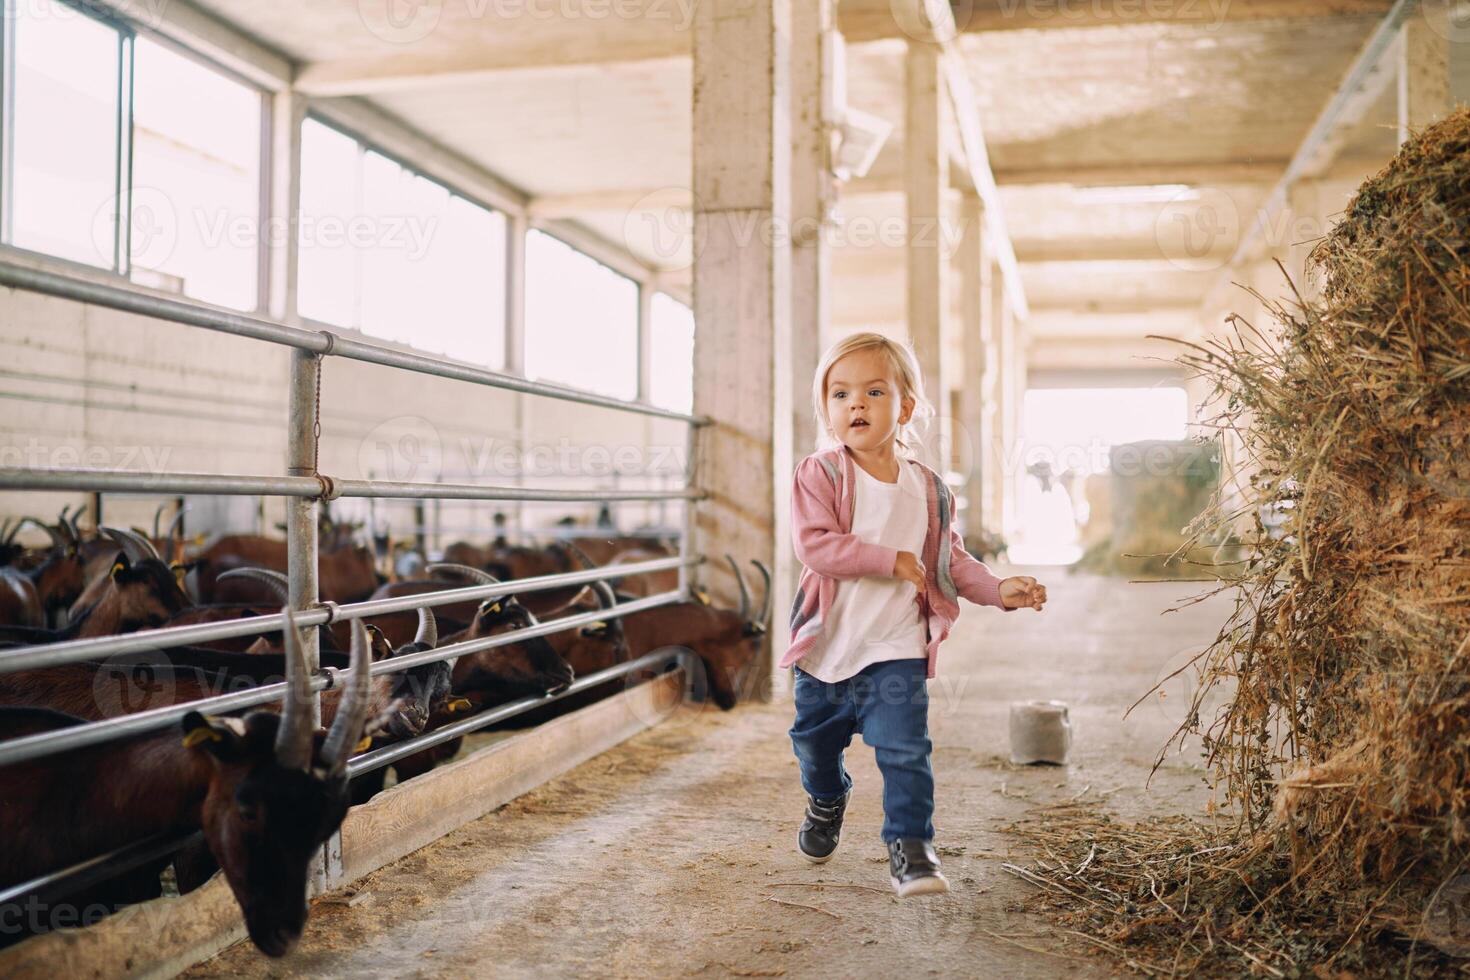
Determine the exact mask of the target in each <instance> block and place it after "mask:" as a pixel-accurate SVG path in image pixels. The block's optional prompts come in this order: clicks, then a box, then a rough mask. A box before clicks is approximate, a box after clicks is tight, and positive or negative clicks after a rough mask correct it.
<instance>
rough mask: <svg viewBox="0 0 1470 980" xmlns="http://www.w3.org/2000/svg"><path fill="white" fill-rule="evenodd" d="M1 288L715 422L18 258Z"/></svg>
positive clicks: (5, 268)
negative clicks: (28, 264) (53, 269)
mask: <svg viewBox="0 0 1470 980" xmlns="http://www.w3.org/2000/svg"><path fill="white" fill-rule="evenodd" d="M0 286H9V287H12V288H14V289H26V290H30V291H31V292H37V293H45V294H47V295H48V296H59V297H61V298H62V299H70V300H76V301H77V302H80V303H89V304H91V305H93V306H103V307H106V308H108V309H112V310H120V311H122V312H124V313H136V314H138V315H140V316H147V317H154V318H156V319H160V320H168V321H171V322H173V323H179V324H183V325H185V326H190V327H200V328H202V329H205V330H215V331H218V332H219V333H227V334H232V335H234V336H236V337H249V338H251V339H253V340H262V341H265V342H267V343H271V344H282V345H284V346H287V347H295V348H296V349H297V350H302V351H308V352H310V353H313V354H330V355H334V356H338V357H346V358H350V359H352V360H355V361H366V362H368V363H370V364H381V365H383V366H384V367H393V368H402V369H404V370H407V371H414V372H417V373H419V374H430V375H434V376H436V377H440V378H449V379H451V380H455V381H468V382H470V383H471V384H478V385H486V386H488V387H491V388H501V389H504V390H506V391H519V392H523V393H525V394H528V395H541V396H544V397H546V398H556V399H559V400H561V401H568V402H577V403H579V404H582V405H593V406H597V407H599V408H611V409H616V410H617V411H620V412H633V413H636V414H638V415H650V416H654V417H657V418H665V419H672V420H675V421H679V422H687V423H689V424H691V425H707V424H708V423H709V420H708V419H706V418H703V417H697V416H694V415H686V414H684V413H683V412H673V411H669V410H668V409H664V408H657V407H655V406H653V405H648V404H644V403H640V402H628V401H623V400H622V399H619V398H610V397H608V396H606V395H595V394H592V393H591V392H586V391H578V390H577V389H575V388H568V387H564V386H562V385H555V384H548V383H546V382H544V381H529V380H527V379H525V378H518V377H515V376H514V375H509V374H501V373H500V372H498V371H491V370H489V369H487V368H477V367H473V366H471V365H468V364H457V363H455V362H454V361H447V360H443V359H441V358H437V357H430V356H428V355H426V354H414V353H410V352H408V351H401V350H395V349H393V348H391V347H384V346H381V345H379V344H373V343H368V342H366V341H361V340H354V339H352V338H349V337H343V336H339V335H337V334H335V333H332V334H329V333H327V332H326V331H322V330H307V329H304V328H302V327H292V326H287V325H285V324H282V323H277V322H276V321H274V320H269V319H266V318H264V317H258V316H251V315H249V314H246V313H233V312H231V311H229V310H222V309H215V308H213V307H208V306H203V305H201V304H198V303H188V302H184V301H182V300H177V299H171V298H169V297H166V296H156V295H153V294H151V293H144V292H141V291H139V290H137V289H127V288H123V287H121V286H113V285H107V284H104V283H98V282H90V281H88V280H85V279H80V278H76V277H72V276H64V275H59V274H57V273H54V272H44V271H42V270H39V269H32V268H27V267H26V266H23V265H17V264H15V263H12V262H0Z"/></svg>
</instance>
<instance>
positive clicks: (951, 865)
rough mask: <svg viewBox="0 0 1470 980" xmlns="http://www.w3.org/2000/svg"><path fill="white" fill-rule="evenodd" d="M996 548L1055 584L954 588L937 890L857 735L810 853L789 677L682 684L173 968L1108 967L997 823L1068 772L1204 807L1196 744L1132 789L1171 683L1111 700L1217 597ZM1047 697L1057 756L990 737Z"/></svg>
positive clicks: (1171, 702)
mask: <svg viewBox="0 0 1470 980" xmlns="http://www.w3.org/2000/svg"><path fill="white" fill-rule="evenodd" d="M997 572H1000V568H997ZM1011 573H1020V574H1033V575H1036V576H1037V577H1038V578H1039V579H1040V580H1041V581H1042V582H1044V583H1046V584H1047V585H1048V588H1049V591H1050V594H1051V600H1050V602H1048V604H1047V608H1046V610H1045V611H1044V612H1042V613H1040V614H1036V613H1032V612H1030V611H1025V610H1023V611H1020V612H1017V613H1015V614H1001V613H999V612H996V611H994V610H986V609H981V608H977V607H969V608H967V610H966V612H965V614H964V616H963V617H962V619H961V621H960V623H959V624H958V626H957V628H956V630H955V632H954V634H953V635H952V636H951V638H950V640H949V641H948V642H947V643H946V644H945V646H944V648H943V650H942V652H941V663H940V671H939V676H938V677H937V678H936V679H935V680H934V681H931V687H930V697H931V708H930V719H931V728H932V734H933V738H934V743H935V753H934V764H935V769H936V780H937V788H938V793H937V796H938V800H937V804H938V811H937V813H936V817H935V825H936V829H937V831H938V836H937V838H936V843H937V845H938V846H939V848H940V853H941V855H942V856H943V860H944V863H945V869H946V872H947V874H948V876H949V878H950V880H951V882H952V884H953V886H954V891H953V892H952V893H951V894H950V895H948V896H942V897H939V898H937V899H930V900H911V901H910V902H909V903H905V904H899V903H898V901H897V900H896V899H894V898H893V896H892V894H891V892H890V890H889V886H888V880H887V869H886V863H885V862H886V858H885V857H884V852H883V850H882V846H881V844H880V843H879V842H878V839H877V831H878V826H879V823H880V820H881V813H880V808H879V799H878V796H879V777H878V772H877V768H876V767H875V765H874V763H873V757H872V752H871V750H869V749H867V748H866V747H865V746H862V745H860V744H859V745H855V747H854V750H853V751H852V752H851V753H850V756H851V757H850V761H849V767H850V768H851V770H852V773H853V778H854V780H855V782H856V788H855V792H854V797H853V804H852V807H851V809H850V810H849V815H848V822H847V825H846V830H845V832H844V836H843V841H842V845H841V849H840V850H839V852H838V854H837V856H836V857H835V858H834V859H833V861H832V862H831V863H829V864H827V865H824V866H821V867H817V868H813V867H812V866H809V865H807V864H806V863H805V862H803V861H802V860H800V858H799V857H798V855H797V854H796V851H795V847H794V838H795V827H796V823H797V822H798V819H799V815H800V811H801V805H802V801H801V795H800V789H799V786H798V784H797V781H796V780H797V777H796V764H795V760H794V758H793V757H792V755H791V750H790V744H789V741H788V739H787V736H786V728H787V726H788V725H789V724H790V713H791V704H790V696H789V694H787V695H785V696H784V697H778V698H777V700H776V701H775V702H774V703H772V704H767V705H762V704H758V703H751V704H745V705H742V706H741V707H739V708H737V709H736V710H735V711H734V712H732V713H729V714H723V713H720V712H718V711H716V710H714V709H709V710H700V709H699V707H698V706H690V705H686V706H684V707H682V708H680V709H678V712H677V713H676V714H675V715H674V716H673V717H671V718H670V719H668V720H666V721H665V722H663V723H662V724H660V725H658V726H656V727H654V728H652V729H650V730H648V731H646V732H644V733H643V734H641V735H639V736H636V737H635V738H633V739H631V740H630V741H628V742H626V743H624V744H623V745H621V746H619V747H618V748H616V749H614V750H612V751H610V752H608V753H605V754H603V755H601V756H598V757H597V758H595V759H593V760H591V761H590V762H588V763H586V764H584V765H582V766H580V767H578V768H577V769H575V770H573V771H571V772H570V773H568V774H566V775H564V776H562V777H560V778H557V779H554V780H552V781H550V782H548V783H546V784H544V785H543V786H541V787H540V788H539V789H537V790H535V791H534V792H532V793H530V794H528V795H526V796H523V797H521V798H519V799H517V800H515V801H514V802H512V803H510V804H509V805H507V806H505V807H503V808H502V809H500V810H499V811H497V812H495V813H493V814H491V815H489V816H487V817H485V818H483V819H481V820H478V821H476V822H474V823H471V824H469V825H467V826H465V827H463V828H462V829H460V830H458V831H456V832H454V833H452V834H450V835H449V836H447V837H445V838H443V839H441V840H439V841H438V842H437V843H435V844H433V845H431V846H429V847H426V848H424V849H422V850H420V851H418V852H416V853H414V854H412V855H410V856H409V857H407V858H405V859H404V860H402V861H400V862H398V863H396V864H394V865H391V866H389V867H386V868H384V869H382V870H380V871H378V872H376V873H374V874H372V875H370V876H369V877H367V878H366V879H364V880H362V881H360V882H358V883H357V885H356V886H354V887H353V888H351V889H349V890H348V893H346V894H342V893H338V894H334V895H329V896H327V897H326V898H325V899H323V900H320V901H318V902H317V903H316V905H315V907H314V908H313V910H312V915H311V923H310V926H309V928H308V929H307V932H306V935H305V936H304V937H303V940H302V945H301V948H300V950H299V951H298V952H297V953H296V954H295V955H293V956H292V957H291V958H290V959H288V960H285V961H276V962H273V961H270V960H267V959H265V958H264V957H261V956H259V955H258V954H256V953H255V951H254V950H253V949H252V948H251V947H250V946H249V944H248V943H242V944H238V945H236V946H234V947H232V948H231V949H228V950H226V951H225V952H224V953H222V954H221V955H219V956H217V957H215V958H214V959H212V960H209V961H207V962H205V963H203V964H201V965H200V966H198V967H196V968H195V969H194V970H192V971H191V972H189V973H188V974H186V975H187V976H190V977H216V976H219V977H223V976H259V977H267V976H269V977H278V976H313V977H377V976H396V977H417V976H464V975H486V974H487V973H489V972H492V971H493V973H494V975H496V976H502V977H519V976H533V975H537V976H583V975H598V976H650V975H651V976H675V975H678V976H702V977H728V976H787V977H805V976H818V975H820V976H838V977H840V976H854V975H857V974H859V973H861V974H863V975H869V976H891V975H921V976H1004V977H1050V976H1056V975H1057V974H1058V972H1059V971H1060V970H1066V971H1068V972H1069V973H1071V974H1072V975H1074V976H1077V977H1094V976H1113V975H1115V974H1114V973H1113V972H1112V971H1111V969H1110V968H1109V966H1108V965H1107V964H1106V963H1104V962H1103V961H1101V960H1097V959H1093V958H1090V957H1087V956H1086V955H1085V954H1084V952H1083V949H1082V947H1081V944H1080V943H1076V942H1073V943H1071V944H1070V945H1069V944H1068V943H1066V942H1065V940H1066V938H1067V937H1065V936H1061V935H1054V934H1052V933H1050V931H1049V928H1048V926H1047V925H1046V923H1045V922H1044V921H1043V920H1041V919H1039V918H1036V917H1032V916H1027V915H1025V914H1022V913H1020V912H1018V911H1015V910H1014V906H1015V903H1016V902H1017V901H1018V900H1019V899H1021V898H1022V897H1023V896H1024V895H1025V894H1026V892H1027V891H1029V890H1030V887H1031V886H1029V885H1025V884H1023V883H1021V882H1019V881H1018V880H1017V879H1015V878H1013V877H1012V876H1010V875H1009V874H1006V873H1005V872H1004V871H1003V870H1002V869H1001V867H1000V866H1001V864H1002V863H1003V862H1004V861H1006V860H1008V859H1011V858H1010V857H1009V856H1008V852H1009V851H1011V850H1014V852H1015V858H1014V859H1015V860H1017V861H1018V863H1025V862H1024V858H1023V852H1022V850H1021V849H1020V848H1019V847H1018V845H1017V842H1016V840H1015V839H1014V838H1012V837H1009V836H1007V835H1005V834H1002V833H1000V832H998V828H999V827H1000V826H1001V825H1002V824H1003V823H1005V822H1006V821H1007V820H1009V819H1013V818H1016V817H1019V816H1021V815H1023V814H1024V813H1025V812H1026V811H1027V810H1028V809H1029V808H1031V807H1033V806H1036V805H1039V804H1046V803H1054V802H1059V801H1062V800H1066V799H1068V798H1070V797H1076V796H1079V794H1081V798H1082V799H1084V800H1085V799H1093V800H1097V801H1099V804H1098V805H1099V806H1101V807H1103V808H1105V809H1106V810H1108V811H1110V812H1114V813H1118V814H1121V815H1123V816H1127V817H1137V816H1142V815H1145V814H1148V813H1175V812H1184V811H1186V810H1189V809H1191V808H1195V809H1197V808H1198V807H1199V806H1200V804H1201V803H1202V801H1203V800H1204V799H1205V797H1206V796H1207V790H1206V789H1205V788H1204V786H1203V784H1202V783H1201V781H1200V778H1199V777H1200V771H1199V769H1198V761H1199V759H1198V754H1197V751H1196V750H1193V749H1191V750H1190V751H1189V752H1188V753H1186V754H1185V755H1184V756H1175V757H1173V759H1172V761H1171V763H1170V764H1169V765H1166V766H1164V767H1163V768H1161V769H1160V771H1159V772H1158V773H1157V774H1156V775H1155V777H1154V779H1153V782H1152V784H1151V787H1150V788H1149V789H1147V790H1145V789H1143V782H1144V777H1145V776H1146V774H1147V772H1148V769H1149V767H1150V765H1151V764H1152V762H1153V759H1154V753H1155V751H1156V749H1157V747H1158V746H1159V745H1161V744H1162V743H1163V740H1164V739H1165V738H1166V737H1167V735H1168V734H1169V733H1170V732H1172V731H1173V730H1174V716H1173V714H1172V712H1177V711H1178V710H1179V705H1178V702H1179V701H1180V700H1181V697H1180V696H1181V694H1182V688H1181V687H1179V686H1171V687H1170V688H1169V689H1168V690H1169V691H1170V694H1171V696H1170V697H1168V698H1166V699H1165V700H1164V701H1163V702H1162V703H1161V702H1159V701H1157V700H1153V701H1152V702H1150V703H1145V704H1142V705H1140V706H1139V707H1138V708H1137V709H1135V710H1134V711H1133V712H1132V714H1131V715H1130V716H1129V718H1128V719H1127V720H1121V716H1122V713H1123V711H1124V710H1125V709H1126V708H1127V707H1128V705H1129V704H1131V703H1132V702H1133V701H1134V700H1135V699H1136V698H1137V697H1138V695H1140V694H1141V693H1142V692H1143V691H1144V690H1146V689H1147V688H1148V687H1149V686H1151V685H1152V684H1153V682H1154V680H1155V678H1156V677H1157V676H1159V674H1160V672H1161V668H1163V667H1164V665H1165V664H1166V663H1173V662H1175V661H1176V660H1177V658H1179V657H1181V656H1187V655H1188V654H1189V653H1192V652H1194V651H1197V650H1198V649H1199V648H1200V646H1199V645H1200V644H1203V643H1206V642H1208V641H1209V640H1210V639H1211V638H1213V637H1214V635H1215V631H1216V629H1217V628H1218V626H1219V624H1220V623H1221V622H1222V621H1223V619H1224V617H1225V616H1226V614H1227V613H1228V611H1229V602H1230V600H1229V599H1228V598H1224V597H1216V598H1212V599H1211V600H1208V601H1206V602H1202V603H1198V604H1194V605H1190V606H1187V607H1185V608H1183V609H1181V610H1180V611H1178V612H1173V613H1168V614H1166V615H1165V614H1163V613H1164V610H1166V609H1168V608H1169V607H1170V606H1174V605H1178V604H1179V602H1180V600H1182V599H1184V598H1186V597H1188V596H1191V595H1193V594H1195V593H1196V591H1197V590H1200V589H1202V588H1204V587H1203V586H1199V585H1192V584H1187V583H1173V584H1131V585H1130V584H1126V583H1125V582H1123V581H1122V580H1120V579H1108V578H1101V577H1096V576H1091V575H1084V574H1076V575H1072V574H1068V573H1067V572H1066V571H1065V570H1058V569H1051V568H1039V567H1029V568H1013V569H1010V570H1009V571H1008V572H1004V573H1002V574H1011ZM1042 697H1046V698H1059V699H1062V700H1065V701H1067V702H1068V703H1069V704H1070V705H1071V709H1072V723H1073V726H1074V732H1075V734H1076V740H1075V742H1074V746H1073V754H1072V762H1071V765H1070V766H1069V767H1068V768H1067V769H1066V770H1062V769H1057V768H1053V767H1039V768H1022V767H1014V766H1011V765H1010V764H1009V762H1008V761H1007V760H1006V756H1005V753H1006V717H1007V716H1006V711H1007V704H1008V702H1010V701H1012V700H1021V699H1029V698H1042ZM1023 947H1032V948H1033V949H1031V950H1028V949H1026V948H1023ZM1042 949H1045V950H1047V951H1049V952H1047V953H1042V952H1039V950H1042ZM1059 957H1077V959H1075V960H1073V961H1071V962H1068V960H1066V959H1061V958H1059ZM900 971H902V973H900Z"/></svg>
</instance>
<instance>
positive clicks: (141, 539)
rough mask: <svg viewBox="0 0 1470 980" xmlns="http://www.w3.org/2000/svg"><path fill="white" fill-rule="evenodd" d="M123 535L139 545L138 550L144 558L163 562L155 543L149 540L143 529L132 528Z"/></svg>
mask: <svg viewBox="0 0 1470 980" xmlns="http://www.w3.org/2000/svg"><path fill="white" fill-rule="evenodd" d="M123 533H124V534H126V535H127V536H128V537H130V538H132V539H133V540H135V541H136V542H137V543H138V548H139V549H140V550H141V551H142V554H143V557H144V558H156V559H158V560H159V561H162V560H163V558H162V557H160V556H159V554H158V549H157V548H155V547H154V546H153V542H152V541H150V540H149V539H148V535H146V534H144V533H143V531H142V529H140V528H136V527H132V528H128V529H127V530H126V531H124V532H123Z"/></svg>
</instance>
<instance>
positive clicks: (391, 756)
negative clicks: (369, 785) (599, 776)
mask: <svg viewBox="0 0 1470 980" xmlns="http://www.w3.org/2000/svg"><path fill="white" fill-rule="evenodd" d="M694 659H695V657H694V654H693V653H691V652H690V651H689V650H688V649H686V648H684V647H678V648H670V649H668V650H663V651H654V652H653V653H646V654H644V655H643V656H641V657H639V658H637V659H636V660H629V661H628V662H627V663H622V664H615V665H614V666H612V667H608V668H606V669H604V670H599V671H597V673H595V674H588V675H587V676H586V677H579V678H577V679H576V680H575V681H573V682H572V684H571V686H570V687H568V688H567V689H566V690H565V691H559V692H557V693H556V694H552V695H549V696H545V695H544V696H541V697H527V698H521V699H519V700H516V701H507V702H506V703H505V704H500V705H496V706H495V707H493V708H491V709H490V710H488V711H481V712H480V713H479V714H476V715H472V716H470V717H469V718H464V719H461V720H460V721H456V722H452V723H450V724H448V725H445V726H444V727H442V728H436V729H434V730H433V731H432V732H429V733H427V734H425V735H420V736H419V737H418V738H414V739H410V740H408V741H406V742H397V743H395V744H393V745H385V746H383V747H382V748H381V749H376V750H374V751H372V752H367V753H364V754H362V755H360V756H358V757H357V758H355V759H353V760H352V761H351V762H349V763H348V764H347V775H348V777H352V776H359V775H361V774H362V773H365V772H372V771H373V770H374V769H381V768H383V767H384V766H387V765H392V764H393V763H395V762H397V761H398V760H399V759H403V758H406V757H407V756H410V755H414V754H415V753H418V752H422V751H423V750H424V749H431V748H433V747H434V746H436V745H443V744H444V743H445V742H450V741H453V740H454V739H456V738H459V737H461V736H463V735H467V734H469V733H470V732H473V731H478V730H479V729H481V728H485V727H487V726H490V725H493V724H495V723H496V722H497V721H504V720H505V719H507V718H513V717H515V716H516V715H519V714H524V713H525V712H527V711H530V710H531V709H532V708H539V707H541V706H542V705H543V704H550V703H551V702H553V701H560V700H561V699H562V698H565V697H570V696H571V695H573V694H577V693H578V692H580V691H585V690H587V689H588V688H589V687H597V686H598V685H599V684H606V683H607V682H608V681H610V680H615V679H616V678H619V677H623V676H626V675H627V674H631V673H633V671H635V670H643V669H645V668H651V667H656V666H658V665H659V664H662V663H667V662H668V661H670V660H678V661H679V662H680V663H681V664H683V666H684V669H685V671H691V672H692V668H693V661H694Z"/></svg>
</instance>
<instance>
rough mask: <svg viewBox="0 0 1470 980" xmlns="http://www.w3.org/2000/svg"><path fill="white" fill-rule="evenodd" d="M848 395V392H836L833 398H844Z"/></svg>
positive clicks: (833, 393)
mask: <svg viewBox="0 0 1470 980" xmlns="http://www.w3.org/2000/svg"><path fill="white" fill-rule="evenodd" d="M846 394H847V392H845V391H834V392H832V397H833V398H841V397H843V396H844V395H846Z"/></svg>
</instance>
